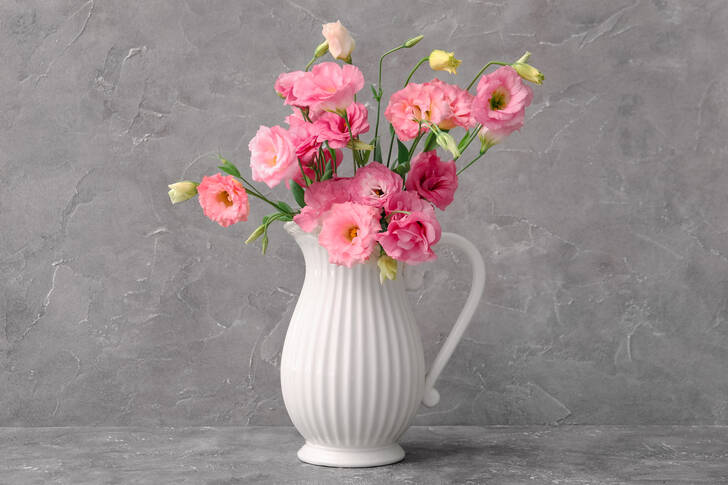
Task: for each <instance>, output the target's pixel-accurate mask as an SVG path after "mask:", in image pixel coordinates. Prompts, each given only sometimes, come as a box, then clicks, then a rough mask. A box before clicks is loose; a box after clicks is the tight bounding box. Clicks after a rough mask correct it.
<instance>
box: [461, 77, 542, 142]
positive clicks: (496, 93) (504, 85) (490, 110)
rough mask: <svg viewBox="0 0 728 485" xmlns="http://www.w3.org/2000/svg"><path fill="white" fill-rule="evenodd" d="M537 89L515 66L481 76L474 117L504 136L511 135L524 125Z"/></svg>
mask: <svg viewBox="0 0 728 485" xmlns="http://www.w3.org/2000/svg"><path fill="white" fill-rule="evenodd" d="M532 98H533V92H532V91H531V88H529V87H528V86H526V85H525V84H524V82H523V80H522V79H521V76H519V75H518V72H517V71H516V70H515V69H513V68H512V67H511V66H503V67H501V68H500V69H497V70H496V71H494V72H492V73H491V74H487V75H485V76H483V77H482V78H480V81H479V82H478V91H477V94H476V95H475V100H474V101H473V107H472V111H473V118H475V120H476V121H477V122H478V123H480V124H482V125H483V126H485V127H486V128H488V130H492V132H494V133H499V134H500V135H501V136H507V135H508V134H510V133H512V132H513V131H515V130H518V129H520V128H521V126H523V120H524V118H525V116H526V106H528V105H529V104H531V99H532Z"/></svg>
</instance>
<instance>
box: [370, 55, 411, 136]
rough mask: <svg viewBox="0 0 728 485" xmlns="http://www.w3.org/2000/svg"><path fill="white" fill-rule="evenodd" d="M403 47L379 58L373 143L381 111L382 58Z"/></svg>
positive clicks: (376, 134) (377, 133) (377, 131)
mask: <svg viewBox="0 0 728 485" xmlns="http://www.w3.org/2000/svg"><path fill="white" fill-rule="evenodd" d="M404 48H405V45H404V44H402V45H399V46H397V47H395V48H393V49H389V50H388V51H387V52H385V53H384V54H382V56H381V57H380V58H379V76H378V77H377V90H378V96H377V121H376V123H375V125H374V141H375V142H376V141H377V139H378V137H379V112H380V111H381V109H382V63H383V62H384V58H385V57H386V56H388V55H389V54H392V53H393V52H397V51H398V50H400V49H404Z"/></svg>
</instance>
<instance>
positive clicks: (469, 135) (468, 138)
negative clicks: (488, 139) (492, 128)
mask: <svg viewBox="0 0 728 485" xmlns="http://www.w3.org/2000/svg"><path fill="white" fill-rule="evenodd" d="M481 127H482V125H478V126H476V127H475V129H474V130H473V132H472V133H470V132H468V133H466V134H465V136H464V137H463V139H462V140H460V143H458V150H460V156H462V154H463V153H465V150H467V149H468V147H469V146H470V144H471V143H473V140H475V139H476V138H478V133H480V128H481ZM463 142H465V143H464V144H463ZM484 153H485V152H484ZM458 158H459V157H458ZM455 160H457V158H456V159H455Z"/></svg>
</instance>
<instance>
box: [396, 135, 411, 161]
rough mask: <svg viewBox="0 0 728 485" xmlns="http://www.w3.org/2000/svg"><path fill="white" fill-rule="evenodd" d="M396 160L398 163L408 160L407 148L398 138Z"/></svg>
mask: <svg viewBox="0 0 728 485" xmlns="http://www.w3.org/2000/svg"><path fill="white" fill-rule="evenodd" d="M397 162H398V163H400V164H401V163H405V162H409V148H407V147H406V146H405V144H404V143H402V142H401V141H399V138H397Z"/></svg>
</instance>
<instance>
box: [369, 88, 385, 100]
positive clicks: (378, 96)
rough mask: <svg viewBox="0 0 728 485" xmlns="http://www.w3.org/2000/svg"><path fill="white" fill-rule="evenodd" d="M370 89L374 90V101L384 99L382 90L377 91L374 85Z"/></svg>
mask: <svg viewBox="0 0 728 485" xmlns="http://www.w3.org/2000/svg"><path fill="white" fill-rule="evenodd" d="M370 87H371V88H372V95H373V96H374V99H376V100H377V101H379V100H380V99H382V90H381V89H380V90H379V91H377V89H376V88H375V87H374V84H371V85H370Z"/></svg>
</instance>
